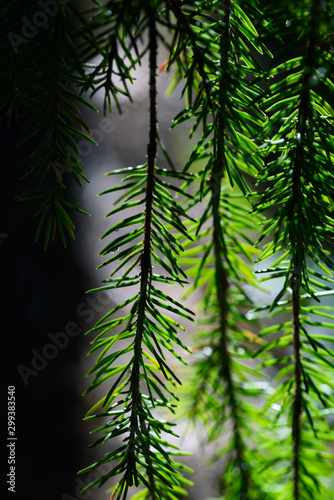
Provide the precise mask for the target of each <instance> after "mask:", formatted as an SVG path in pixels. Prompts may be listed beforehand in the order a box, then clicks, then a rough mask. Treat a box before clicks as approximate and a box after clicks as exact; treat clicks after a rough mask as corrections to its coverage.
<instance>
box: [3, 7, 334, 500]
mask: <svg viewBox="0 0 334 500" xmlns="http://www.w3.org/2000/svg"><path fill="white" fill-rule="evenodd" d="M88 4H89V5H88V7H86V8H84V9H83V8H79V6H77V7H76V6H75V4H74V3H72V2H60V1H59V2H56V1H54V2H49V3H48V4H46V3H45V4H43V5H44V8H43V12H42V10H41V9H42V7H41V2H34V1H33V2H29V4H28V5H27V4H26V3H25V2H20V1H14V2H11V3H9V4H6V6H5V7H4V9H3V21H2V23H3V27H2V33H3V34H4V36H3V37H2V39H1V50H2V53H3V54H5V56H6V63H5V64H4V63H2V64H1V66H0V71H1V79H0V81H1V83H0V96H1V97H0V105H1V108H2V109H3V111H4V113H5V114H6V120H7V123H8V124H10V123H11V122H12V121H14V120H16V121H18V122H19V123H20V124H23V125H22V127H21V134H20V137H18V141H19V142H23V141H27V140H30V139H31V138H34V140H36V144H37V146H36V148H35V150H34V152H33V154H32V155H31V163H30V164H29V165H27V167H26V175H27V176H28V177H29V176H30V178H31V188H30V189H29V190H28V191H26V192H24V193H22V194H21V195H20V199H21V200H22V201H29V200H33V201H34V202H35V203H37V204H38V209H37V214H36V215H37V216H38V217H39V222H38V224H37V228H36V240H37V239H38V238H39V237H40V236H41V235H43V239H44V247H45V248H47V246H48V245H49V244H51V242H52V241H54V240H55V238H57V237H58V236H59V237H60V238H61V239H62V241H63V243H64V245H66V238H67V234H68V235H69V236H70V237H71V238H74V236H75V235H74V224H73V222H72V220H71V211H72V210H76V211H79V212H82V213H83V214H86V212H85V211H84V210H82V209H81V208H79V207H78V203H79V201H78V200H77V199H75V198H74V197H73V195H72V194H71V192H70V189H69V188H68V186H66V184H65V181H64V179H63V177H62V173H63V171H64V170H66V171H68V172H70V173H71V175H72V176H73V177H74V179H75V180H76V182H77V183H78V184H79V185H82V180H85V181H88V179H87V178H86V177H85V175H84V174H83V171H82V168H81V161H80V159H79V154H80V151H79V149H78V146H77V143H76V140H75V137H78V136H79V137H80V138H84V139H85V140H87V141H91V142H94V141H93V139H92V138H91V137H90V130H89V127H88V126H87V124H86V123H84V122H83V120H82V119H81V118H80V116H79V114H80V107H82V106H88V107H90V108H92V109H95V108H94V107H93V106H92V104H91V103H90V101H89V98H84V97H83V94H84V93H85V95H86V94H87V92H88V93H89V94H90V96H91V95H94V94H95V93H96V92H97V91H98V90H100V89H103V90H104V92H105V99H104V112H105V113H106V114H109V113H114V112H117V111H121V107H120V102H119V95H120V94H121V95H123V96H126V97H127V98H128V99H130V100H131V85H132V83H133V72H134V70H135V69H136V67H137V66H138V65H139V64H145V62H144V56H145V55H146V54H148V67H147V74H148V83H149V110H148V123H149V127H148V133H147V136H148V144H147V154H146V158H143V162H142V164H140V165H137V166H135V167H125V168H123V169H120V170H113V171H112V172H110V175H113V174H122V175H123V180H122V183H121V184H119V185H118V184H117V185H112V184H111V187H110V188H108V189H106V190H105V191H104V192H103V193H101V194H103V195H108V194H109V193H115V192H119V194H120V196H119V198H118V200H117V202H116V204H115V208H112V209H111V210H110V212H109V213H108V214H107V216H108V217H110V219H111V221H112V220H113V216H114V215H115V214H117V213H120V214H121V215H122V220H121V221H120V222H118V223H113V222H111V227H110V228H109V229H108V230H107V231H106V232H105V233H104V234H103V235H102V237H101V238H103V239H104V238H107V239H108V240H107V241H108V242H107V243H106V244H105V246H104V248H103V249H102V251H101V255H102V256H103V257H105V260H104V262H103V263H102V264H101V266H100V267H103V266H109V267H108V269H111V272H110V274H109V276H108V277H107V278H106V279H105V281H104V282H105V284H104V285H103V286H101V287H100V288H98V289H96V290H90V292H92V293H95V292H96V291H97V290H99V291H101V290H113V291H114V292H115V293H116V291H117V290H116V289H118V288H123V287H130V288H129V290H130V292H129V298H128V299H127V300H126V301H125V302H123V303H120V304H118V305H117V306H116V307H114V308H113V309H112V310H110V311H109V312H108V313H107V314H105V315H104V317H102V318H101V319H100V320H99V321H98V322H97V323H96V325H95V326H94V327H93V328H92V329H91V330H90V331H89V332H87V333H89V334H90V335H92V334H94V335H95V336H94V338H93V341H92V344H93V347H92V349H91V351H90V353H93V352H96V351H98V352H99V353H100V354H99V357H98V359H97V362H96V363H95V364H94V366H93V367H92V368H91V370H90V372H89V373H90V374H91V375H92V374H93V375H94V377H93V379H92V382H91V385H90V387H89V389H88V390H87V391H86V392H90V391H92V390H94V389H95V388H96V387H98V386H100V385H101V384H103V386H104V388H105V396H104V397H103V398H102V400H100V401H98V402H97V403H96V404H95V405H94V406H93V408H91V410H90V411H89V412H88V414H87V417H86V418H87V419H94V420H95V419H98V421H99V419H100V420H101V419H102V420H101V421H102V425H101V426H98V427H97V429H96V432H97V433H99V434H100V437H98V439H97V440H96V441H94V442H93V443H92V446H96V445H100V444H102V443H103V444H105V446H104V450H105V449H106V448H107V447H108V448H107V449H108V450H109V451H107V452H106V453H104V454H103V456H101V459H100V460H98V461H97V462H96V463H94V464H92V465H90V466H88V467H87V468H86V469H84V470H83V471H81V472H82V473H84V472H86V471H89V470H92V469H98V468H99V467H100V466H101V465H104V466H105V465H106V464H107V465H108V467H109V471H108V472H104V473H103V474H101V475H100V476H99V477H98V479H96V480H95V481H94V482H92V483H91V484H90V485H89V486H87V488H85V489H88V488H91V487H92V486H94V485H95V484H97V485H99V486H102V485H104V484H105V483H106V482H108V481H109V480H110V479H112V478H115V477H116V476H117V480H116V482H115V479H114V482H113V486H112V488H111V490H110V491H111V492H112V499H115V500H116V499H123V500H125V499H126V498H128V497H129V495H130V494H131V495H132V493H133V490H132V489H131V491H129V488H131V487H133V486H134V487H139V489H138V490H136V492H135V493H134V496H133V497H132V498H135V499H137V500H139V499H140V498H143V499H144V498H145V499H146V498H147V499H153V500H158V499H165V498H170V499H175V498H178V497H179V496H180V495H184V494H186V493H187V491H186V487H188V486H190V485H191V484H192V482H191V481H190V480H189V479H188V476H187V477H185V475H184V472H190V470H189V468H188V467H187V466H186V465H185V464H184V463H182V460H181V459H179V458H178V457H179V456H182V455H184V454H186V452H183V451H181V450H180V449H179V448H178V447H177V446H176V445H175V443H174V439H172V438H171V437H174V436H176V434H175V432H174V430H173V429H174V426H175V425H176V417H177V415H178V414H180V413H181V414H182V415H183V416H184V417H186V418H188V419H193V420H194V421H198V422H201V423H202V425H203V427H204V429H205V432H206V439H207V442H214V443H216V447H217V453H216V454H215V456H214V457H213V458H212V460H213V461H217V460H218V459H219V458H220V457H224V466H223V469H222V471H221V481H220V493H219V494H220V495H221V498H223V499H226V500H228V499H230V500H239V499H254V500H255V499H267V498H268V499H271V498H276V494H277V493H279V495H280V499H293V500H304V499H305V500H306V499H310V500H311V499H312V500H313V499H326V498H328V499H330V498H333V496H332V492H331V488H333V478H331V477H330V476H331V474H332V468H333V455H332V453H331V449H330V446H329V444H330V442H331V441H333V434H332V428H331V425H332V424H331V420H330V415H331V414H332V413H333V408H334V399H333V390H334V381H333V380H334V379H333V371H332V368H333V361H332V358H333V352H332V350H331V343H332V342H333V337H332V335H330V334H329V333H328V331H329V329H332V328H333V325H334V322H333V318H334V316H333V311H334V307H333V306H332V305H328V304H330V302H329V303H328V302H327V301H326V300H325V299H326V298H327V297H329V298H330V300H332V296H333V294H334V290H333V287H332V285H333V283H334V279H333V270H334V264H333V261H332V259H331V248H332V244H333V237H332V234H333V227H334V220H333V217H332V210H333V198H334V197H333V194H334V193H333V181H334V171H333V167H332V161H333V156H334V147H333V144H334V141H333V137H334V134H333V126H332V121H333V96H334V82H333V77H332V75H333V74H334V56H333V54H334V44H333V28H334V2H333V1H332V0H328V1H319V0H297V1H295V2H291V1H289V0H282V1H281V2H272V1H263V0H225V1H215V0H212V1H208V2H200V1H188V2H186V1H176V0H167V1H165V2H162V1H159V0H144V1H142V2H139V1H135V2H130V1H129V0H124V1H120V0H112V1H105V2H99V1H98V0H90V1H89V2H88ZM41 12H42V14H43V15H42V14H41ZM38 13H39V14H38ZM23 16H24V19H26V20H28V21H25V23H26V25H25V26H22V19H23ZM29 20H30V21H29ZM45 28H47V29H45ZM160 46H164V47H165V48H166V49H167V51H168V54H169V55H168V60H167V61H166V63H165V64H164V65H163V67H161V68H160V70H166V71H168V72H169V73H170V75H171V89H172V90H173V91H174V92H176V91H177V90H178V89H179V88H180V86H181V87H182V89H181V91H180V97H181V98H183V102H184V109H183V110H182V111H181V112H180V113H179V114H178V115H177V116H176V117H175V119H174V123H173V127H177V126H178V125H179V124H180V123H182V122H185V121H190V122H191V132H190V136H191V137H192V136H193V135H194V134H195V132H196V131H197V132H198V131H201V136H200V138H199V140H198V142H197V144H196V146H195V148H194V149H193V151H192V153H191V155H190V156H189V159H188V161H187V163H186V165H185V166H184V167H183V168H182V169H177V168H176V167H175V166H174V165H173V163H172V162H171V160H170V155H169V152H168V151H167V150H166V148H165V146H164V145H163V143H162V141H161V138H160V136H159V132H158V120H159V113H158V111H159V110H158V109H157V93H158V85H157V79H156V76H157V71H158V63H157V53H158V50H159V47H160ZM50 54H51V55H52V56H50ZM92 61H94V62H92ZM96 61H97V62H96ZM116 81H117V82H120V83H117V84H115V82H116ZM178 84H179V85H178ZM158 149H160V150H161V152H162V154H163V155H165V157H166V160H167V162H168V165H169V168H168V169H163V168H161V167H160V166H159V161H158V160H157V152H158ZM194 208H196V214H198V213H199V212H201V215H200V216H198V215H196V217H194ZM119 229H122V230H125V231H123V233H122V235H121V236H118V235H117V231H118V230H119ZM256 240H257V241H256ZM255 260H256V261H257V263H258V264H257V267H256V269H257V270H256V272H254V269H255V266H254V261H255ZM262 262H264V267H263V268H261V267H259V266H260V264H259V263H262ZM153 268H154V269H153ZM257 276H259V279H257ZM268 280H273V281H271V282H270V283H276V281H277V283H279V285H277V286H278V287H279V293H278V294H277V296H276V297H275V299H274V300H273V301H272V303H269V304H265V305H263V304H258V303H256V301H255V300H254V299H253V298H252V295H253V294H252V292H251V291H250V290H252V289H255V288H257V287H260V286H261V285H260V283H261V282H265V281H268ZM172 286H173V287H174V289H175V287H181V288H182V287H183V288H184V289H185V293H186V295H190V294H192V293H193V292H194V291H195V290H201V294H202V299H201V302H200V304H198V306H196V314H198V316H199V320H198V323H199V324H200V327H199V328H198V332H197V333H196V335H195V336H194V339H193V341H192V344H193V348H192V349H191V350H190V349H189V348H188V347H187V346H185V345H184V344H183V342H182V341H181V340H180V336H179V333H180V331H182V330H185V326H187V325H188V324H189V321H194V319H195V313H194V311H191V310H190V309H188V308H187V307H185V306H184V304H183V303H182V302H181V301H177V300H176V299H174V298H173V288H172ZM177 316H178V317H179V318H180V319H179V320H176V319H175V317H177ZM268 316H269V317H270V318H271V317H277V318H278V319H277V322H276V323H275V324H270V326H268V324H267V325H266V322H265V319H266V317H268ZM261 324H262V326H261ZM121 341H122V342H121ZM124 341H125V342H124ZM278 348H284V349H283V350H282V349H280V351H279V353H277V351H276V349H278ZM182 352H183V353H186V352H187V353H188V354H190V353H192V357H191V359H192V361H190V363H189V365H188V366H187V367H186V368H184V370H185V371H186V373H187V374H188V375H187V379H188V381H185V382H184V388H183V389H180V388H179V386H180V385H181V380H180V377H181V375H180V374H179V373H176V370H175V369H174V365H171V364H170V362H169V360H170V358H173V357H175V358H176V359H177V360H178V361H179V362H181V363H184V364H185V362H184V360H183V359H182ZM282 352H283V353H284V354H283V355H282V354H281V353H282ZM180 353H181V354H180ZM187 359H189V357H188V358H187ZM268 367H273V368H275V369H276V373H277V375H276V377H275V379H274V380H270V381H269V382H266V383H264V382H263V379H264V377H265V376H266V374H267V373H268ZM177 408H179V409H177ZM175 413H176V416H175ZM169 415H171V416H172V417H173V416H174V417H175V418H174V417H173V418H172V419H171V421H170V420H168V416H169ZM101 434H102V436H101ZM222 435H226V436H227V439H226V442H225V443H224V445H223V446H221V437H222ZM168 436H169V437H168ZM119 438H121V443H122V444H121V445H120V446H118V445H115V443H117V442H119ZM101 454H102V452H101Z"/></svg>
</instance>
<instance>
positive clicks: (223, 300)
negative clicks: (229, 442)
mask: <svg viewBox="0 0 334 500" xmlns="http://www.w3.org/2000/svg"><path fill="white" fill-rule="evenodd" d="M231 8H232V5H231V0H227V1H226V2H224V10H225V14H224V19H223V20H222V27H223V29H222V33H221V42H220V47H221V50H220V53H221V71H222V78H221V80H222V81H223V82H225V81H226V80H225V78H224V76H225V77H226V74H227V72H228V68H227V66H228V57H229V52H230V13H231ZM224 85H225V83H224V84H222V85H220V96H219V109H218V123H219V130H218V133H216V135H218V137H216V140H217V152H216V157H215V161H214V164H213V169H212V174H211V180H210V185H211V193H212V195H211V196H212V197H211V200H212V212H213V244H214V255H215V269H216V274H215V276H216V290H217V302H218V309H219V311H220V343H219V351H220V353H221V376H222V378H223V380H225V383H226V391H227V394H228V401H229V406H230V409H231V416H232V421H233V433H234V450H235V456H236V464H237V467H238V468H239V471H240V474H241V490H240V499H243V500H244V499H246V498H247V496H248V487H249V478H248V473H247V471H246V470H245V468H244V466H243V463H244V456H243V455H244V453H243V443H242V438H241V435H240V430H239V429H240V417H239V412H238V404H237V400H236V396H235V390H234V384H233V379H232V370H231V363H230V353H229V350H228V343H229V339H228V335H227V326H228V321H227V319H228V314H229V305H228V294H229V283H228V275H227V272H226V269H225V268H224V264H223V260H224V258H225V259H226V258H227V255H226V248H224V246H225V243H223V242H224V232H223V229H222V221H221V215H220V198H221V184H222V180H223V177H224V174H225V172H224V170H225V161H226V160H225V155H226V152H225V148H226V144H225V128H226V127H225V115H226V99H224V96H223V93H224V91H225V88H226V87H225V86H224Z"/></svg>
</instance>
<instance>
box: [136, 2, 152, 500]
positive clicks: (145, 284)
mask: <svg viewBox="0 0 334 500" xmlns="http://www.w3.org/2000/svg"><path fill="white" fill-rule="evenodd" d="M149 50H150V55H149V70H150V78H149V86H150V108H149V113H150V124H149V142H148V145H147V188H146V206H145V212H146V213H145V230H144V248H143V253H142V256H141V281H140V291H139V302H138V318H137V322H136V336H135V345H134V363H133V367H132V375H131V394H132V405H133V409H132V414H131V434H130V440H129V443H130V446H131V444H133V446H134V445H135V440H136V434H137V433H142V434H145V435H146V436H147V435H148V434H149V431H148V428H147V424H146V422H145V420H144V418H143V416H142V408H143V403H142V399H141V391H140V367H141V364H142V362H143V361H142V338H143V331H144V323H145V316H146V303H147V299H148V295H149V287H150V283H151V274H152V263H151V250H152V248H151V245H152V243H151V223H152V222H151V221H152V206H153V192H154V183H155V179H154V170H155V162H156V156H157V128H158V121H157V86H156V68H157V36H156V21H155V12H154V9H152V8H149ZM138 424H139V425H138ZM144 441H145V443H147V440H146V439H144V440H143V441H142V442H144ZM146 451H147V453H146V461H147V462H148V465H149V466H150V467H149V470H148V477H149V482H150V486H151V491H150V493H151V498H152V499H153V500H154V499H155V498H156V496H155V493H154V492H155V481H154V475H153V473H152V464H151V460H150V458H149V444H147V450H146ZM129 484H130V486H131V483H129Z"/></svg>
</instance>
